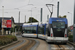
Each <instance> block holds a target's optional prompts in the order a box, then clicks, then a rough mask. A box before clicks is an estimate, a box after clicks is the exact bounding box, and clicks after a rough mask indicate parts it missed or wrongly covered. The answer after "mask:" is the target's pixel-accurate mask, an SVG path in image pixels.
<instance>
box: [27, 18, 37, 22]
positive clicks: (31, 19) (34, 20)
mask: <svg viewBox="0 0 75 50" xmlns="http://www.w3.org/2000/svg"><path fill="white" fill-rule="evenodd" d="M31 22H38V21H37V20H36V19H34V18H33V17H30V18H29V21H28V22H27V23H31Z"/></svg>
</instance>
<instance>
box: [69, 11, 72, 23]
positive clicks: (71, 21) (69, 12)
mask: <svg viewBox="0 0 75 50" xmlns="http://www.w3.org/2000/svg"><path fill="white" fill-rule="evenodd" d="M68 13H69V14H71V24H72V13H70V12H68Z"/></svg>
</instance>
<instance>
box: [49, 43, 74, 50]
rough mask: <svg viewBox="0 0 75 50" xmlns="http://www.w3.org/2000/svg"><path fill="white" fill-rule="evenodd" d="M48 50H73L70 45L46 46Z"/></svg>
mask: <svg viewBox="0 0 75 50" xmlns="http://www.w3.org/2000/svg"><path fill="white" fill-rule="evenodd" d="M48 46H49V47H51V48H49V49H48V50H74V47H73V46H72V45H70V44H69V45H68V43H67V44H66V45H63V44H48Z"/></svg>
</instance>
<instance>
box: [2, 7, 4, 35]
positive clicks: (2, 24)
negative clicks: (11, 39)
mask: <svg viewBox="0 0 75 50" xmlns="http://www.w3.org/2000/svg"><path fill="white" fill-rule="evenodd" d="M3 17H4V6H2V35H3V34H4V29H3Z"/></svg>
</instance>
